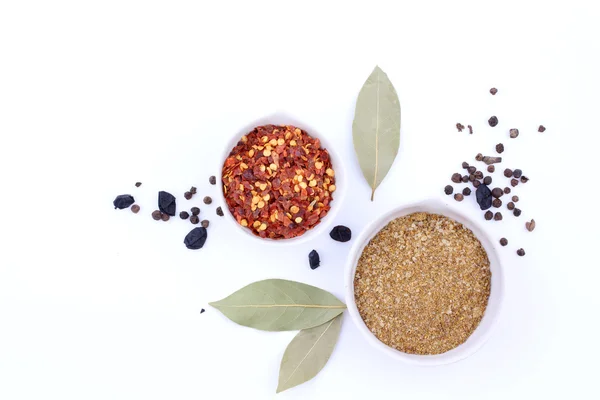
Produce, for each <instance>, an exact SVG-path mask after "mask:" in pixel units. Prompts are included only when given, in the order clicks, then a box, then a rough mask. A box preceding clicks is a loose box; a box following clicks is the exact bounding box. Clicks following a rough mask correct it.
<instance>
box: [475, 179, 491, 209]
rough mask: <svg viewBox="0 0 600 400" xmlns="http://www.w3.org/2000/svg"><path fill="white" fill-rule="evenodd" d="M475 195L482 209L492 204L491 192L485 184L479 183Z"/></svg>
mask: <svg viewBox="0 0 600 400" xmlns="http://www.w3.org/2000/svg"><path fill="white" fill-rule="evenodd" d="M475 195H476V196H477V204H479V208H481V209H482V210H487V209H488V208H490V207H491V206H492V192H491V191H490V188H489V187H487V186H486V185H479V187H478V188H477V190H476V191H475Z"/></svg>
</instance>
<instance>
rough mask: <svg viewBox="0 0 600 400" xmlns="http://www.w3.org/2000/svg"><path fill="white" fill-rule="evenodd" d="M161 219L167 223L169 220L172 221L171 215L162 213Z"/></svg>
mask: <svg viewBox="0 0 600 400" xmlns="http://www.w3.org/2000/svg"><path fill="white" fill-rule="evenodd" d="M160 219H162V220H163V221H165V222H167V221H168V220H169V219H171V217H170V216H169V214H167V213H164V212H161V213H160Z"/></svg>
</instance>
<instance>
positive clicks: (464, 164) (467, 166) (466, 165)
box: [462, 161, 469, 169]
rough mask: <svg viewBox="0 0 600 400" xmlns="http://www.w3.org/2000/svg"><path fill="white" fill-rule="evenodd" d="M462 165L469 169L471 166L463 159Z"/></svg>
mask: <svg viewBox="0 0 600 400" xmlns="http://www.w3.org/2000/svg"><path fill="white" fill-rule="evenodd" d="M462 167H463V169H467V168H469V164H468V163H467V162H466V161H463V163H462Z"/></svg>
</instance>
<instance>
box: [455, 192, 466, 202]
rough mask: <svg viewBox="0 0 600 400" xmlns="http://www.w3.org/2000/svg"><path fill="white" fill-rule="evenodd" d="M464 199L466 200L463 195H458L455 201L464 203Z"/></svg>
mask: <svg viewBox="0 0 600 400" xmlns="http://www.w3.org/2000/svg"><path fill="white" fill-rule="evenodd" d="M463 199H464V196H463V195H462V194H461V193H456V194H455V195H454V200H456V201H463Z"/></svg>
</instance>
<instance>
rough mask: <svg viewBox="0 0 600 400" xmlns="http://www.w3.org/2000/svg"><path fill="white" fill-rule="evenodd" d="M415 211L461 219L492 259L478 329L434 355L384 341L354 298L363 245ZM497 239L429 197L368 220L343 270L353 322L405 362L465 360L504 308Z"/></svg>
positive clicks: (432, 363)
mask: <svg viewBox="0 0 600 400" xmlns="http://www.w3.org/2000/svg"><path fill="white" fill-rule="evenodd" d="M414 212H428V213H433V214H439V215H443V216H446V217H448V218H451V219H454V220H455V221H457V222H460V223H461V224H463V225H464V226H465V227H467V228H468V229H470V230H471V231H472V232H473V234H474V235H475V237H477V239H478V240H479V241H480V243H481V244H482V246H483V247H484V249H485V251H486V253H487V255H488V259H489V261H490V271H491V273H492V276H491V288H490V297H489V299H488V304H487V306H486V310H485V312H484V315H483V318H482V319H481V321H480V323H479V325H478V326H477V327H476V328H475V330H474V331H473V333H471V335H470V336H469V338H467V340H466V341H465V342H464V343H462V344H460V345H459V346H457V347H455V348H454V349H451V350H449V351H447V352H445V353H441V354H435V355H418V354H409V353H403V352H401V351H399V350H396V349H394V348H392V347H390V346H388V345H386V344H384V343H383V342H381V341H380V340H379V339H377V337H376V336H375V335H374V334H373V333H372V332H371V331H370V330H369V328H368V327H367V326H366V324H365V323H364V321H363V319H362V317H361V316H360V313H359V311H358V308H357V307H356V301H355V298H354V274H355V271H356V266H357V263H358V259H359V257H360V255H361V254H362V252H363V249H364V247H365V246H366V245H367V244H368V243H369V242H370V240H371V239H372V238H373V237H374V236H375V235H376V234H377V233H378V232H379V231H380V230H381V229H382V228H383V227H385V226H386V225H387V224H388V223H389V222H390V221H392V220H394V219H396V218H398V217H401V216H405V215H409V214H412V213H414ZM493 243H494V242H493V241H492V240H491V239H490V237H489V235H488V234H487V233H486V231H485V229H483V227H481V226H479V225H478V224H477V223H475V222H474V221H473V220H472V219H471V218H469V217H468V216H466V215H464V214H463V213H461V212H460V211H457V210H456V209H454V208H451V207H448V205H447V204H445V203H444V202H442V201H441V200H439V199H427V200H423V201H417V202H413V203H409V204H404V205H401V206H397V207H394V208H392V209H391V210H389V211H388V212H386V213H385V214H383V215H382V216H380V217H378V218H376V219H374V220H373V221H372V222H371V223H369V224H368V225H367V226H366V227H365V228H364V229H363V230H362V232H361V234H360V235H359V236H358V237H357V239H356V241H355V242H354V244H353V246H352V248H351V250H350V255H349V257H348V259H347V263H346V266H345V271H344V279H345V282H344V291H345V300H346V307H347V309H348V313H349V314H350V319H352V320H353V321H354V324H355V325H356V326H357V328H358V330H359V331H360V332H361V333H362V334H363V336H364V337H365V338H366V339H367V342H369V343H370V344H371V345H372V346H374V347H376V348H377V349H379V350H380V351H383V352H384V353H386V354H388V355H389V356H391V357H393V358H396V359H398V360H401V361H403V362H406V363H409V364H412V365H419V366H437V365H445V364H451V363H454V362H457V361H460V360H463V359H465V358H467V357H469V356H470V355H473V354H474V353H475V352H477V351H478V350H479V349H480V348H481V347H482V346H483V345H484V344H485V342H487V340H488V339H489V338H490V336H491V334H492V332H493V330H494V328H495V327H496V326H497V323H498V320H499V318H500V314H501V311H502V308H503V307H502V305H503V302H504V293H505V289H504V285H505V281H504V280H505V277H504V273H503V271H502V265H501V263H500V257H499V256H498V253H497V251H496V247H495V246H494V244H493Z"/></svg>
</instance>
